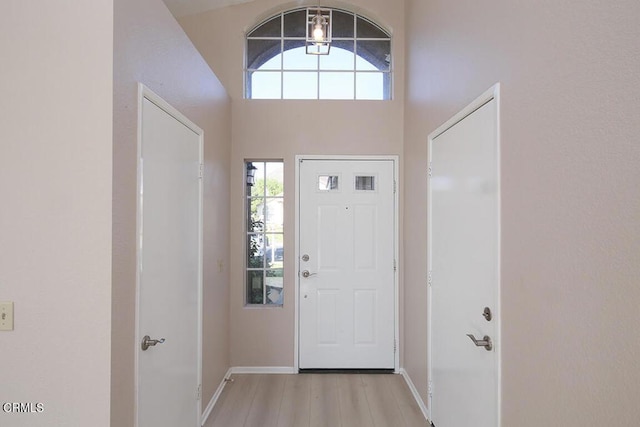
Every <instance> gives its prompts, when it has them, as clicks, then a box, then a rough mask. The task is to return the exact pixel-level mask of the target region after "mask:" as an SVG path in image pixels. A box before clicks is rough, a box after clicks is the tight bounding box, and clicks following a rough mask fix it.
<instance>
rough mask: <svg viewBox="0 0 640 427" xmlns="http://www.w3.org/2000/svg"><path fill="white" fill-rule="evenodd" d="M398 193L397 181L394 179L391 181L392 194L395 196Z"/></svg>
mask: <svg viewBox="0 0 640 427" xmlns="http://www.w3.org/2000/svg"><path fill="white" fill-rule="evenodd" d="M397 192H398V181H396V180H395V179H394V180H393V194H396V193H397Z"/></svg>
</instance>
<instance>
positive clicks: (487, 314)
mask: <svg viewBox="0 0 640 427" xmlns="http://www.w3.org/2000/svg"><path fill="white" fill-rule="evenodd" d="M482 315H483V316H484V318H485V319H487V322H491V319H492V318H493V314H492V313H491V309H490V308H489V307H485V308H484V311H483V312H482Z"/></svg>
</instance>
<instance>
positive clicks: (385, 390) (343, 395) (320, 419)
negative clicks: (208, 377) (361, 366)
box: [204, 374, 428, 427]
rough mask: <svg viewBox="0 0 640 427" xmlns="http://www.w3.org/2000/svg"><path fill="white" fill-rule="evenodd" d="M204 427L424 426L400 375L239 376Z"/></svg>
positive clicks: (219, 399)
mask: <svg viewBox="0 0 640 427" xmlns="http://www.w3.org/2000/svg"><path fill="white" fill-rule="evenodd" d="M231 378H232V379H233V380H234V382H230V383H228V384H227V385H226V386H225V388H224V390H223V391H222V393H221V394H220V397H219V398H218V401H217V402H216V405H215V407H214V408H213V410H212V412H211V414H210V415H209V419H208V420H207V423H206V424H205V426H204V427H425V426H428V424H427V421H426V419H425V418H424V416H423V415H422V412H421V411H420V407H419V406H418V404H417V403H416V401H415V400H414V398H413V395H412V394H411V391H410V390H409V387H408V386H407V384H406V383H405V381H404V378H402V376H400V375H361V374H298V375H296V374H293V375H279V374H264V375H260V374H243V375H237V374H234V375H232V376H231Z"/></svg>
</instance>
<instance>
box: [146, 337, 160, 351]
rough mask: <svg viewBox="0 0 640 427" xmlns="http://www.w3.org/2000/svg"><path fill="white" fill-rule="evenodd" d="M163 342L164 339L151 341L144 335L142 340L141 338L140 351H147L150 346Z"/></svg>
mask: <svg viewBox="0 0 640 427" xmlns="http://www.w3.org/2000/svg"><path fill="white" fill-rule="evenodd" d="M163 342H164V338H160V339H159V340H152V339H151V338H150V337H149V335H145V336H144V338H142V344H141V345H140V347H141V348H142V351H147V349H148V348H149V347H151V346H155V345H156V344H162V343H163Z"/></svg>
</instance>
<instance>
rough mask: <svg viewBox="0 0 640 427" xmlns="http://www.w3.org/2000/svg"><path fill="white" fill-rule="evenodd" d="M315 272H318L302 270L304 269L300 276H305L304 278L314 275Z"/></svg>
mask: <svg viewBox="0 0 640 427" xmlns="http://www.w3.org/2000/svg"><path fill="white" fill-rule="evenodd" d="M316 274H318V273H309V270H304V271H303V272H302V277H305V278H306V277H309V276H314V275H316Z"/></svg>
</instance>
